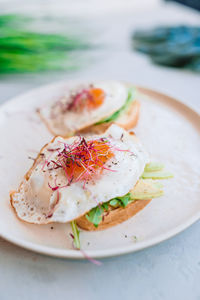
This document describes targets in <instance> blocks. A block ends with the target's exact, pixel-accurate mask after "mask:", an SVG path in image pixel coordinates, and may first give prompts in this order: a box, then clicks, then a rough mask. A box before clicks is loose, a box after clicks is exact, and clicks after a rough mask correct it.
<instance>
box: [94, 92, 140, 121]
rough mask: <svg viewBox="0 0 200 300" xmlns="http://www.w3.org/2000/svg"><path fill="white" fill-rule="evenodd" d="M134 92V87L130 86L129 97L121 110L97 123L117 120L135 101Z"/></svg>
mask: <svg viewBox="0 0 200 300" xmlns="http://www.w3.org/2000/svg"><path fill="white" fill-rule="evenodd" d="M134 93H135V90H134V88H130V89H129V91H128V97H127V99H126V102H125V104H124V105H123V106H122V107H121V108H120V109H119V110H117V111H116V112H114V113H113V114H112V115H111V116H109V117H107V118H104V119H102V120H101V121H99V122H97V123H96V124H95V125H99V124H102V123H108V122H113V121H115V120H116V119H117V118H118V117H119V116H120V115H121V114H122V113H123V112H124V111H126V110H127V109H128V108H129V105H130V104H131V103H132V102H133V101H134Z"/></svg>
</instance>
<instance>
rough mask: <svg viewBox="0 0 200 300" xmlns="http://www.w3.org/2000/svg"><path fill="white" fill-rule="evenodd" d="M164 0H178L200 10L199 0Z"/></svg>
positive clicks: (175, 0) (176, 0) (174, 0)
mask: <svg viewBox="0 0 200 300" xmlns="http://www.w3.org/2000/svg"><path fill="white" fill-rule="evenodd" d="M165 1H173V2H178V3H181V4H184V5H187V6H189V7H192V8H195V9H197V10H200V0H165Z"/></svg>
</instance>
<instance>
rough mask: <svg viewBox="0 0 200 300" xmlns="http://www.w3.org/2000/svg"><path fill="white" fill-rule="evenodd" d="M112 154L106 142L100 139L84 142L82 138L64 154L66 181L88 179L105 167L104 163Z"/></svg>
mask: <svg viewBox="0 0 200 300" xmlns="http://www.w3.org/2000/svg"><path fill="white" fill-rule="evenodd" d="M113 156H114V154H113V152H112V151H111V147H110V146H109V144H108V143H106V142H104V141H101V140H94V141H89V142H86V141H85V139H82V141H81V142H80V144H79V145H78V146H76V147H75V148H74V149H72V150H71V151H70V153H69V155H68V156H67V158H66V155H65V158H64V171H65V173H66V175H67V177H68V181H69V182H73V181H75V182H76V181H81V180H84V181H88V180H90V179H91V178H93V177H94V176H95V175H97V174H100V173H101V172H102V171H103V170H104V169H107V168H106V167H105V166H104V165H105V163H106V162H107V161H108V160H109V159H110V158H111V157H113ZM62 165H63V164H62Z"/></svg>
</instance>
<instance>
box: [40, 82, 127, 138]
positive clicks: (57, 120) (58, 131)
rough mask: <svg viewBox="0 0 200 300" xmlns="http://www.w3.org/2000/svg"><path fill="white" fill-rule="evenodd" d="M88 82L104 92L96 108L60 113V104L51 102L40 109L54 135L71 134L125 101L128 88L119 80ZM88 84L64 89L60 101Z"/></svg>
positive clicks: (109, 114) (68, 99)
mask: <svg viewBox="0 0 200 300" xmlns="http://www.w3.org/2000/svg"><path fill="white" fill-rule="evenodd" d="M89 84H92V85H93V87H94V88H100V89H102V90H103V91H104V93H105V99H104V102H103V103H102V105H101V106H99V107H98V108H95V109H92V110H87V109H85V110H83V111H82V112H81V113H80V112H75V111H66V112H65V113H61V111H60V106H59V105H57V106H56V107H55V106H54V105H55V102H54V103H52V102H51V103H47V104H46V105H45V106H44V107H43V108H41V109H40V114H41V117H42V119H43V120H44V121H45V123H46V124H47V126H48V128H49V129H50V130H51V131H52V132H54V134H55V135H61V136H67V135H69V133H71V134H73V133H74V132H76V131H79V130H81V129H83V128H86V127H88V126H91V125H93V124H95V123H97V122H98V121H100V120H102V119H104V118H107V117H109V116H111V115H112V114H113V113H114V112H116V111H117V110H119V109H120V108H121V107H122V106H123V105H124V103H125V102H126V99H127V97H128V90H127V87H126V86H125V85H123V84H122V83H120V82H116V81H99V82H92V83H89ZM89 84H85V85H82V86H77V87H75V88H74V89H71V90H68V91H66V95H65V96H64V97H63V98H62V99H60V101H62V102H63V103H65V104H66V103H69V101H70V94H71V93H72V92H73V93H76V91H80V90H81V89H85V88H86V89H87V88H88V86H89ZM52 113H53V117H52Z"/></svg>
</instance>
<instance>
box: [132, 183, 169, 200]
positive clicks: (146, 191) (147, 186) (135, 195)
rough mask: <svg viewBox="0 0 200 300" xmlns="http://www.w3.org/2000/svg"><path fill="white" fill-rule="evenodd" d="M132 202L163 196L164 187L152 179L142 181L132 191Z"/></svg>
mask: <svg viewBox="0 0 200 300" xmlns="http://www.w3.org/2000/svg"><path fill="white" fill-rule="evenodd" d="M130 193H131V200H146V199H152V198H157V197H160V196H162V195H163V190H162V186H161V185H160V184H159V183H158V182H155V181H154V180H152V179H140V180H138V182H137V184H136V185H135V186H134V188H133V189H132V190H131V192H130Z"/></svg>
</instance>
